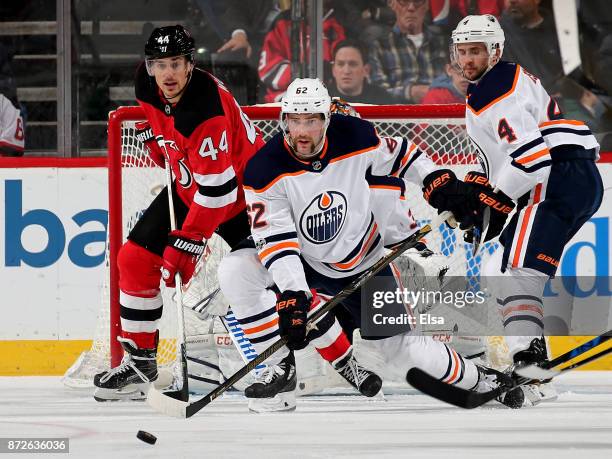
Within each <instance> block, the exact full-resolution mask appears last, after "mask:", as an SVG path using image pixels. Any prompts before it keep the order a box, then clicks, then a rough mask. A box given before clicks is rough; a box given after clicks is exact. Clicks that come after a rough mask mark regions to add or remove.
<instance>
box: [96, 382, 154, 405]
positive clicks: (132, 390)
mask: <svg viewBox="0 0 612 459" xmlns="http://www.w3.org/2000/svg"><path fill="white" fill-rule="evenodd" d="M140 386H142V384H138V385H137V384H130V385H128V386H125V387H124V388H122V389H105V388H103V387H96V390H95V392H94V396H93V397H94V400H96V401H97V402H120V401H124V402H141V401H144V400H146V398H147V394H146V389H144V390H143V389H141V388H140ZM146 386H147V387H148V384H147V385H146Z"/></svg>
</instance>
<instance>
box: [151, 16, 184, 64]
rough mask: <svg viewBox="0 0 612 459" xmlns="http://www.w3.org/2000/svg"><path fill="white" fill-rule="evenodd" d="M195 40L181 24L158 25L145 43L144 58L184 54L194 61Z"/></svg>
mask: <svg viewBox="0 0 612 459" xmlns="http://www.w3.org/2000/svg"><path fill="white" fill-rule="evenodd" d="M194 52H195V41H194V39H193V37H192V36H191V34H190V33H189V31H188V30H187V29H185V28H184V27H183V26H182V25H178V24H177V25H173V26H166V27H158V28H156V29H154V30H153V32H151V36H150V37H149V39H148V40H147V43H146V44H145V58H146V59H147V61H148V60H150V59H162V58H164V57H173V56H185V57H186V58H187V60H189V61H190V62H194Z"/></svg>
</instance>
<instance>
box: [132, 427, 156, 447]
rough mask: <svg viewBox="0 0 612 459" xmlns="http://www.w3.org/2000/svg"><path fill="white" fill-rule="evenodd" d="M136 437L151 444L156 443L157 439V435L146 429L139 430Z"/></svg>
mask: <svg viewBox="0 0 612 459" xmlns="http://www.w3.org/2000/svg"><path fill="white" fill-rule="evenodd" d="M136 438H138V439H139V440H142V441H144V442H145V443H148V444H149V445H154V444H155V442H156V441H157V437H156V436H155V435H153V434H150V433H149V432H145V431H144V430H139V431H138V433H137V434H136Z"/></svg>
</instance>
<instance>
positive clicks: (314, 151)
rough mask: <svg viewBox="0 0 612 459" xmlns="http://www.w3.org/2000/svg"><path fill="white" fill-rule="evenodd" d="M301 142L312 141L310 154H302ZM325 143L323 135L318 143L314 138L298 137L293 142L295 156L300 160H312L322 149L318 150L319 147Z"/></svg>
mask: <svg viewBox="0 0 612 459" xmlns="http://www.w3.org/2000/svg"><path fill="white" fill-rule="evenodd" d="M300 140H307V141H310V148H309V150H310V151H309V152H308V153H302V152H300V151H299V150H298V142H299V141H300ZM322 141H323V136H322V135H321V137H320V138H319V140H318V141H316V142H315V139H314V138H312V137H307V136H300V137H297V138H296V139H295V140H294V141H293V151H294V152H295V155H296V156H297V157H298V158H300V159H306V160H307V159H311V158H314V157H315V156H317V155H318V154H319V153H320V151H321V149H320V148H317V147H318V146H319V144H320V143H321V142H322Z"/></svg>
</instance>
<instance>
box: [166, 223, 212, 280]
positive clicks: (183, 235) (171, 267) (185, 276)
mask: <svg viewBox="0 0 612 459" xmlns="http://www.w3.org/2000/svg"><path fill="white" fill-rule="evenodd" d="M203 252H204V242H203V241H202V238H201V237H199V236H198V235H197V234H194V233H188V232H186V231H172V232H171V233H170V234H169V235H168V245H167V246H166V249H165V250H164V256H163V263H162V278H163V279H164V282H165V283H166V286H168V287H174V286H175V282H174V277H175V274H176V273H179V274H180V275H181V281H182V282H183V284H186V283H187V282H189V280H190V279H191V276H193V272H194V270H195V266H196V263H197V262H198V258H199V257H200V255H202V253H203Z"/></svg>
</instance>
